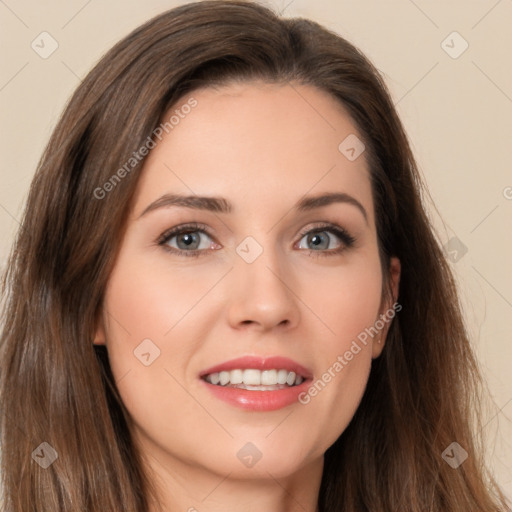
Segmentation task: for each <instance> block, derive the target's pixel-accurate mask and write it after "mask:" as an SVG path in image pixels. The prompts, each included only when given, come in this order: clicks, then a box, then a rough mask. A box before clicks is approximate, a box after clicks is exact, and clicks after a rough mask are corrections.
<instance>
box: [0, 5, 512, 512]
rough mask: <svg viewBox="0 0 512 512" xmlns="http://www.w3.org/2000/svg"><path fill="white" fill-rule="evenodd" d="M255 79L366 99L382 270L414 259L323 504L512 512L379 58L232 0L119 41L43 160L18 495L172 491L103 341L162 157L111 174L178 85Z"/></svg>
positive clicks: (18, 328)
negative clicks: (103, 324)
mask: <svg viewBox="0 0 512 512" xmlns="http://www.w3.org/2000/svg"><path fill="white" fill-rule="evenodd" d="M251 79H262V80H265V81H267V82H272V83H283V84H285V83H299V84H309V85H313V86H315V87H317V88H319V89H321V90H323V91H327V92H328V93H330V94H331V95H332V96H333V97H335V98H337V99H338V100H339V101H340V102H341V103H342V104H343V105H344V106H345V107H346V109H348V112H349V113H350V115H351V117H352V120H353V122H354V123H356V125H357V126H358V128H359V131H360V133H361V134H362V135H363V137H364V143H365V145H366V149H367V151H366V153H365V155H366V158H367V159H368V165H369V168H370V171H371V179H372V190H373V197H374V204H375V211H376V220H377V231H378V239H379V250H380V255H381V261H382V267H383V270H384V276H385V277H386V269H387V268H388V263H389V258H390V257H391V256H393V255H396V256H397V257H398V258H399V259H400V260H401V265H402V275H401V282H400V291H399V298H398V301H399V303H400V304H401V306H402V310H401V311H400V313H399V314H398V315H397V317H396V318H395V319H394V320H393V322H392V325H391V328H390V331H389V333H388V337H387V342H386V345H385V348H384V351H383V353H382V355H381V357H380V358H378V359H377V360H375V361H374V362H373V365H372V370H371V374H370V378H369V382H368V386H367V389H366V391H365V394H364V396H363V399H362V401H361V404H360V406H359V408H358V410H357V412H356V414H355V416H354V418H353V420H352V421H351V423H350V425H349V426H348V427H347V429H346V430H345V431H344V432H343V433H342V434H341V436H340V437H339V438H338V440H337V441H336V442H335V443H334V444H333V445H332V446H331V447H330V448H329V449H328V450H327V452H326V454H325V465H324V473H323V477H322V484H321V489H320V496H319V508H320V510H321V511H322V512H334V511H346V512H349V511H350V512H364V511H379V512H398V511H405V510H407V511H408V512H420V511H421V512H423V511H426V510H432V511H434V510H435V511H442V512H460V511H461V510H465V511H481V512H491V511H503V510H509V509H508V508H507V504H506V500H505V497H504V496H503V494H502V493H501V491H500V490H499V488H498V486H497V485H496V484H495V482H494V481H493V480H492V477H491V476H490V474H489V473H488V471H487V469H486V467H485V464H484V456H483V448H482V445H481V444H480V443H481V440H480V439H479V437H478V436H477V434H478V433H479V430H478V425H479V424H478V420H479V416H478V414H476V413H475V411H478V407H479V406H480V388H481V383H482V382H483V381H482V378H481V375H480V371H479V369H478V364H477V362H476V360H475V356H474V354H473V351H472V348H471V345H470V343H469V340H468V336H467V333H466V330H465V326H464V321H463V318H462V314H461V309H460V305H459V301H458V298H457V292H456V288H455V284H454V279H453V277H452V273H451V270H450V268H449V266H448V264H447V261H446V259H445V257H444V255H443V251H442V249H441V247H440V244H439V241H438V239H437V236H436V235H435V232H434V230H433V228H432V226H431V225H430V223H429V220H428V218H427V215H426V213H425V209H424V206H423V204H422V200H421V196H422V193H425V192H426V191H425V188H424V185H423V183H422V179H421V177H420V174H419V172H418V170H417V166H416V164H415V161H414V157H413V155H412V153H411V149H410V147H409V144H408V141H407V137H406V135H405V133H404V130H403V127H402V125H401V122H400V120H399V119H398V117H397V114H396V112H395V109H394V106H393V103H392V101H391V99H390V96H389V93H388V91H387V89H386V86H385V84H384V83H383V81H382V79H381V77H380V75H379V73H378V72H377V70H376V69H375V68H374V67H373V65H372V64H371V63H370V62H369V61H368V60H367V59H366V58H365V57H364V56H363V55H362V54H361V53H360V52H359V51H358V50H357V49H356V48H355V47H354V46H352V45H351V44H350V43H348V42H347V41H346V40H344V39H343V38H342V37H340V36H339V35H337V34H335V33H333V32H331V31H328V30H326V29H325V28H323V27H321V26H320V25H318V24H317V23H314V22H312V21H309V20H305V19H297V18H294V19H285V18H280V17H278V16H277V15H276V14H274V13H273V12H272V11H271V10H269V9H267V8H265V7H263V6H260V5H258V4H255V3H250V2H244V1H223V0H211V1H204V2H198V3H190V4H187V5H183V6H180V7H178V8H175V9H172V10H170V11H168V12H165V13H163V14H162V15H159V16H157V17H156V18H154V19H152V20H150V21H149V22H147V23H146V24H144V25H143V26H141V27H140V28H138V29H136V30H135V31H134V32H132V33H131V34H130V35H128V36H127V37H126V38H125V39H123V40H122V41H120V42H119V43H118V44H116V45H115V47H114V48H112V49H111V50H110V51H109V52H108V53H107V54H106V55H105V56H104V57H103V58H102V59H101V61H100V62H99V63H98V64H97V65H96V66H95V67H94V68H93V70H92V71H91V72H90V73H89V74H88V76H87V77H86V78H85V80H84V81H83V82H82V83H81V85H80V86H79V87H78V89H77V90H76V92H75V93H74V95H73V96H72V98H71V100H70V102H69V104H68V105H67V108H66V109H65V111H64V113H63V115H62V117H61V119H60V121H59V123H58V125H57V127H56V128H55V130H54V132H53V134H52V136H51V139H50V141H49V143H48V146H47V148H46V150H45V153H44V155H43V157H42V159H41V161H40V163H39V166H38V169H37V172H36V174H35V177H34V179H33V182H32V184H31V188H30V193H29V197H28V201H27V204H26V209H25V212H24V216H23V220H22V226H21V228H20V230H19V232H18V235H17V238H16V240H15V244H14V246H13V250H12V253H11V256H10V260H9V263H8V267H7V270H6V273H5V275H4V279H3V283H2V295H3V298H4V302H5V303H4V308H3V323H4V326H3V332H2V335H1V341H0V343H1V345H0V349H1V363H0V371H1V373H0V379H1V381H0V384H1V387H0V400H1V403H2V410H1V458H2V460H1V471H2V484H3V494H4V502H5V503H4V507H3V510H4V511H5V512H28V511H34V512H36V511H37V512H39V511H41V512H42V511H52V512H64V511H77V512H78V511H80V512H83V511H88V512H89V511H97V512H106V511H112V512H113V511H119V510H123V511H125V512H146V511H147V508H148V504H149V500H150V496H153V494H154V489H153V488H152V487H151V482H150V480H149V478H148V477H147V476H146V474H145V473H144V471H143V469H142V468H143V465H142V461H143V456H142V454H141V453H139V451H138V450H137V447H136V446H135V444H134V442H133V439H132V438H131V436H130V429H129V425H130V417H129V415H128V413H127V410H126V409H125V407H124V406H123V403H122V401H121V399H120V396H119V394H118V392H117V388H116V384H115V382H114V380H113V377H112V374H111V372H110V367H109V362H108V357H107V353H106V352H105V351H104V347H99V346H93V343H92V340H93V338H94V332H95V326H96V320H97V318H98V314H99V312H100V311H101V308H102V300H103V295H104V291H105V286H106V283H107V281H108V278H109V275H110V272H111V270H112V266H113V262H114V259H115V256H116V251H117V250H118V248H119V242H120V240H121V237H122V235H123V230H124V227H125V224H126V218H127V212H128V208H129V206H130V203H131V199H132V197H133V194H134V190H135V187H136V184H137V179H138V175H139V174H140V169H141V166H142V164H143V161H144V159H143V158H142V159H141V160H140V162H139V161H138V162H136V164H135V165H133V168H130V169H129V170H126V169H125V171H126V172H125V173H122V174H123V177H122V179H120V180H117V181H116V182H115V186H114V185H112V186H110V187H108V194H107V195H105V197H100V196H101V195H102V194H99V193H98V189H102V190H105V189H106V187H104V184H105V183H107V182H109V180H111V179H112V176H113V175H114V174H116V173H118V170H119V169H120V168H122V167H123V165H124V164H125V163H126V162H127V161H129V159H130V158H131V157H133V155H134V153H136V152H137V151H138V150H139V148H141V146H143V145H144V143H145V141H147V140H148V137H151V136H152V133H153V131H154V130H155V128H156V127H157V126H158V125H159V123H160V122H161V119H162V116H163V114H164V113H165V112H167V111H168V109H169V108H170V107H171V106H172V105H174V104H175V103H176V101H177V100H178V99H181V98H187V95H190V93H191V92H192V91H194V90H195V89H197V88H199V87H208V86H211V85H213V84H223V83H228V82H230V81H233V80H236V81H242V82H243V81H246V80H251ZM340 142H341V141H340ZM117 175H118V176H119V173H118V174H117ZM111 183H112V182H111ZM102 187H103V188H102ZM475 419H476V420H477V421H476V423H475ZM475 425H476V427H475ZM452 442H457V443H458V444H459V445H460V446H461V447H463V448H464V449H465V450H466V452H467V453H468V454H469V456H468V458H467V459H466V460H465V461H464V462H463V463H462V464H461V465H460V466H459V467H457V468H453V467H451V466H450V465H449V464H447V463H446V462H445V460H443V457H442V453H443V451H444V450H445V449H446V448H447V447H449V445H450V444H451V443H452ZM42 443H47V444H42ZM56 455H57V456H58V458H57V459H56V460H53V459H55V456H56ZM38 457H39V458H40V461H39V462H40V463H39V464H38V463H37V462H38ZM43 460H44V461H48V462H51V461H53V463H52V464H50V465H48V467H46V468H44V467H43V466H42V465H41V463H42V461H43Z"/></svg>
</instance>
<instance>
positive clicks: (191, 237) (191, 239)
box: [181, 233, 195, 247]
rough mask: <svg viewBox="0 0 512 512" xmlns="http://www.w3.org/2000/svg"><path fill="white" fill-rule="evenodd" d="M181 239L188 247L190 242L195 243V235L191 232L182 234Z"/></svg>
mask: <svg viewBox="0 0 512 512" xmlns="http://www.w3.org/2000/svg"><path fill="white" fill-rule="evenodd" d="M181 241H182V242H184V243H185V246H186V247H190V244H193V243H194V241H195V240H194V235H193V234H191V233H185V234H183V235H182V238H181Z"/></svg>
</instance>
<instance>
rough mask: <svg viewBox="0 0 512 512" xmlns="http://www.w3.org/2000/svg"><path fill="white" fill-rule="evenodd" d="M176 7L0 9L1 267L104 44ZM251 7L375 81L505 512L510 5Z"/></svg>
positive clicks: (435, 1) (511, 448) (472, 0)
mask: <svg viewBox="0 0 512 512" xmlns="http://www.w3.org/2000/svg"><path fill="white" fill-rule="evenodd" d="M183 3H187V2H183V1H171V0H152V1H144V2H143V1H140V0H139V1H136V0H123V1H121V0H109V1H99V0H45V2H37V1H36V0H0V42H1V46H0V47H1V48H2V50H1V58H2V60H1V66H0V106H1V112H2V123H1V134H0V144H1V146H0V155H1V175H0V176H1V181H0V183H1V188H0V265H2V266H3V265H4V264H5V260H6V257H7V255H8V253H9V250H10V248H11V245H12V241H13V236H14V233H15V231H16V229H17V228H18V226H19V220H20V218H21V212H22V207H23V205H24V201H25V199H26V197H27V192H28V187H29V184H30V181H31V179H32V176H33V174H34V171H35V168H36V165H37V162H38V160H39V158H40V156H41V153H42V151H43V148H44V146H45V144H46V142H47V140H48V138H49V136H50V133H51V131H52V129H53V127H54V126H55V123H56V121H57V119H58V116H59V115H60V113H61V111H62V109H63V107H64V105H65V103H66V101H67V100H68V99H69V96H70V95H71V94H72V92H73V91H74V89H75V88H76V87H77V86H78V84H79V83H80V81H81V80H82V79H83V77H84V76H85V75H86V73H87V72H88V71H89V70H90V69H91V68H92V66H93V65H94V64H95V63H96V62H97V61H98V59H99V58H100V57H101V56H102V54H103V53H104V52H105V51H106V50H107V49H109V48H110V47H111V46H112V45H113V44H114V43H115V42H117V41H118V40H119V39H120V38H122V37H123V36H125V35H127V34H128V32H130V31H131V30H132V29H134V28H135V27H137V26H138V25H140V24H141V23H143V22H144V21H146V20H148V19H149V18H151V17H153V16H155V15H157V14H159V13H161V12H163V11H165V10H167V9H170V8H172V7H175V6H176V5H180V4H183ZM262 3H265V4H266V5H270V6H273V7H274V8H275V9H276V10H278V11H280V12H283V13H284V15H286V16H288V17H295V16H302V17H307V18H311V19H313V20H315V21H317V22H319V23H321V24H323V25H325V26H327V27H328V28H330V29H332V30H334V31H336V32H338V33H339V34H340V35H342V36H344V37H345V38H347V39H348V40H349V41H351V42H352V43H354V44H355V45H356V46H358V47H359V48H360V49H361V50H362V51H363V52H364V53H365V54H366V55H367V56H368V57H369V58H370V59H371V60H372V62H373V63H374V64H375V65H376V67H377V68H378V69H379V70H380V71H381V72H382V74H383V75H384V77H385V80H386V82H387V84H388V86H389V88H390V90H391V92H392V95H393V98H394V101H395V104H396V106H397V109H398V112H399V114H400V116H401V118H402V120H403V122H404V124H405V127H406V130H407V132H408V134H409V137H410V140H411V143H412V146H413V150H414V151H415V154H416V157H417V159H418V162H419V165H420V167H421V170H422V173H423V175H424V178H425V180H426V183H427V184H428V188H429V190H430V195H431V198H432V200H433V204H430V203H428V204H427V206H428V209H429V212H430V214H431V216H432V219H433V221H434V223H435V226H436V228H437V230H438V235H439V238H440V240H441V241H442V243H443V244H444V245H446V250H447V251H448V254H449V255H450V258H451V264H452V266H453V269H454V271H455V274H456V277H457V280H458V282H459V286H460V291H461V299H462V302H463V306H464V310H465V315H466V319H467V323H468V327H469V329H470V332H471V334H472V336H473V343H474V346H475V349H476V351H477V354H478V357H479V360H480V363H481V365H482V369H483V371H484V373H485V376H486V378H487V382H488V384H489V389H490V392H491V394H492V397H493V399H494V404H493V405H492V407H491V408H490V410H489V411H488V413H487V417H486V424H485V426H484V429H485V433H486V434H487V437H488V439H489V453H490V459H491V464H492V467H493V468H494V471H495V474H496V476H497V478H498V481H499V483H500V484H501V485H502V486H503V487H504V489H505V490H506V492H507V494H508V495H509V497H511V499H512V462H510V461H512V421H511V420H512V371H511V368H510V367H511V365H512V343H511V341H512V336H511V334H512V322H511V320H510V319H511V317H512V286H511V284H512V275H511V274H512V273H511V261H512V237H511V229H510V228H511V218H512V172H511V169H512V166H511V163H512V152H511V145H512V144H511V135H512V116H511V114H512V71H511V67H510V62H512V58H511V54H512V31H511V30H510V26H511V23H512V1H510V0H479V1H476V0H457V1H450V2H446V1H442V0H431V1H426V0H415V1H413V0H392V1H386V2H377V1H371V0H350V1H343V0H341V1H340V0H315V1H313V0H291V1H290V0H269V1H267V2H262ZM41 40H43V41H44V42H43V43H42V42H41ZM52 50H54V51H53V53H51V55H47V53H49V52H50V51H52ZM507 55H508V56H507ZM434 205H435V208H434Z"/></svg>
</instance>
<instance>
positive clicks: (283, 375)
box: [205, 368, 304, 391]
mask: <svg viewBox="0 0 512 512" xmlns="http://www.w3.org/2000/svg"><path fill="white" fill-rule="evenodd" d="M205 379H206V381H207V382H209V383H210V384H215V385H220V386H227V385H236V386H237V387H239V388H242V389H252V390H262V391H264V390H268V389H270V388H268V387H266V386H270V387H271V389H282V387H281V386H283V385H285V384H286V385H288V386H298V385H299V384H302V382H303V381H304V378H303V377H302V376H301V375H297V374H296V373H295V372H289V371H288V370H284V369H281V370H277V369H272V370H263V371H261V370H255V369H253V368H248V369H245V370H242V369H236V370H231V371H229V372H228V371H222V372H218V373H211V374H209V375H207V376H206V378H205Z"/></svg>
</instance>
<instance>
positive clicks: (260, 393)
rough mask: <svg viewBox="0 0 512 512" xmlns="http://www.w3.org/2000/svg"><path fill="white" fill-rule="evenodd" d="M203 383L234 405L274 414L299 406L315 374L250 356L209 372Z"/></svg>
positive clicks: (295, 365) (272, 359) (291, 364)
mask: <svg viewBox="0 0 512 512" xmlns="http://www.w3.org/2000/svg"><path fill="white" fill-rule="evenodd" d="M200 379H201V381H202V382H203V383H204V384H205V386H206V387H207V389H208V391H209V392H210V393H212V394H213V395H214V396H215V397H217V398H219V399H220V400H222V401H224V402H227V403H228V404H230V405H233V406H235V407H238V408H242V409H249V410H252V411H273V410H277V409H281V408H283V407H287V406H289V405H292V404H294V403H298V396H299V394H300V393H301V392H303V391H304V390H305V389H306V388H307V387H309V384H310V383H311V382H312V374H311V372H310V371H309V370H308V369H306V368H304V367H303V366H301V365H300V364H298V363H296V362H295V361H292V360H291V359H288V358H284V357H269V358H261V357H253V356H246V357H242V358H238V359H233V360H231V361H227V362H225V363H222V364H220V365H216V366H214V367H212V368H210V369H208V370H205V371H204V372H202V373H201V374H200Z"/></svg>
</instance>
